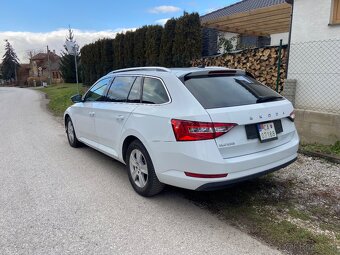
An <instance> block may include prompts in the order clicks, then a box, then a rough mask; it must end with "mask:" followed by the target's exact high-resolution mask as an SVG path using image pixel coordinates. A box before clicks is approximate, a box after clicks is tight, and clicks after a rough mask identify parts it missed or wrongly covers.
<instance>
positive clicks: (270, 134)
mask: <svg viewBox="0 0 340 255" xmlns="http://www.w3.org/2000/svg"><path fill="white" fill-rule="evenodd" d="M257 129H258V131H259V137H260V141H261V142H269V141H272V140H276V139H277V134H276V130H275V126H274V123H273V122H268V123H260V124H257Z"/></svg>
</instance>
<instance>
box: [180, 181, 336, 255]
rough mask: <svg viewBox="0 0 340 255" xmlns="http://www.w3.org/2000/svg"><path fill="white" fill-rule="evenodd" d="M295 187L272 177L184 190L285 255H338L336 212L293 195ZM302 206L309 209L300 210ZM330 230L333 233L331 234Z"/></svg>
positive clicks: (202, 204)
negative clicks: (210, 189) (223, 186)
mask: <svg viewBox="0 0 340 255" xmlns="http://www.w3.org/2000/svg"><path fill="white" fill-rule="evenodd" d="M296 185H297V184H296V183H295V182H294V181H289V180H284V181H283V180H279V179H277V178H274V177H273V176H272V175H269V176H266V177H263V178H260V179H256V180H252V181H248V182H245V183H242V184H239V185H236V186H234V187H230V188H228V189H226V190H222V191H214V192H205V193H198V192H191V191H185V192H184V196H185V197H186V198H188V199H189V200H191V201H193V202H194V203H195V204H196V205H198V206H199V207H203V208H207V209H209V210H211V211H212V212H213V213H215V214H217V215H218V216H219V217H220V218H222V219H223V220H226V221H227V222H228V223H229V224H231V225H233V226H235V227H237V228H239V229H241V230H242V231H245V232H247V233H249V234H250V235H252V236H255V237H257V238H258V239H260V240H263V241H265V242H266V243H269V244H270V245H272V246H275V247H277V248H279V249H280V250H282V251H284V253H288V254H296V255H305V254H306V255H307V254H308V255H323V254H328V255H336V254H338V255H339V254H340V250H339V244H340V224H339V219H338V217H337V216H336V212H333V211H331V210H329V209H326V210H325V208H324V207H322V206H320V205H313V204H312V203H310V202H311V201H307V199H304V198H301V197H297V196H296V194H292V193H291V190H292V189H294V186H296ZM300 203H303V204H307V206H305V207H303V208H301V207H300ZM322 223H327V224H322ZM315 225H316V226H319V227H320V228H314V226H315ZM330 231H332V233H334V234H332V235H329V233H330Z"/></svg>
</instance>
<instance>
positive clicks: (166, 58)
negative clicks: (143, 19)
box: [159, 18, 176, 67]
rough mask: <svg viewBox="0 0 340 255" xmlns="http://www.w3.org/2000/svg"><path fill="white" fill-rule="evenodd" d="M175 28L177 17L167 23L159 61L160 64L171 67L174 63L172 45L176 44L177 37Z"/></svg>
mask: <svg viewBox="0 0 340 255" xmlns="http://www.w3.org/2000/svg"><path fill="white" fill-rule="evenodd" d="M175 29H176V19H174V18H172V19H170V20H168V21H167V22H166V23H165V26H164V29H163V34H162V40H161V46H160V56H159V62H160V65H162V66H166V67H171V66H172V65H173V64H172V47H173V44H174V38H175Z"/></svg>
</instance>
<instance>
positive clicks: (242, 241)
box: [0, 88, 280, 255]
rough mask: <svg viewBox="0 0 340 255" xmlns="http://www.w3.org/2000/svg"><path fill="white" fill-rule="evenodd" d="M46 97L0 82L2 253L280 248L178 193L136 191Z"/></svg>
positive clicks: (255, 251) (230, 251)
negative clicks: (80, 140) (83, 142)
mask: <svg viewBox="0 0 340 255" xmlns="http://www.w3.org/2000/svg"><path fill="white" fill-rule="evenodd" d="M44 101H45V100H44V96H43V95H42V94H41V93H39V92H37V91H34V90H30V89H19V88H0V254H2V255H5V254H43V255H46V254H203V253H205V254H280V253H279V252H278V251H277V250H275V249H272V248H270V247H268V246H266V245H264V244H262V243H260V242H259V241H257V240H255V239H253V238H252V237H250V236H248V235H246V234H245V233H243V232H241V231H239V230H237V229H235V228H233V227H231V226H229V225H227V224H226V223H224V222H222V221H221V220H219V219H218V218H217V217H216V216H214V215H212V214H211V213H210V212H208V211H206V210H204V209H200V208H198V207H197V206H195V205H194V204H192V203H191V202H189V201H187V200H186V199H184V198H183V197H182V196H181V195H180V194H178V193H180V191H176V190H175V191H174V190H172V189H170V190H168V191H166V192H164V193H162V194H161V195H159V196H157V197H154V198H151V199H146V198H143V197H141V196H139V195H137V194H136V193H135V192H134V191H133V189H132V188H131V187H130V183H129V181H128V177H127V174H126V170H125V166H124V165H122V164H121V163H118V162H116V161H114V160H113V159H111V158H109V157H107V156H105V155H103V154H101V153H99V152H96V151H95V150H93V149H91V148H88V147H83V148H80V149H73V148H71V147H70V146H69V145H68V143H67V139H66V135H65V132H64V128H63V125H62V124H61V123H60V122H58V121H57V120H56V118H55V117H53V116H52V115H51V114H49V113H48V112H47V110H46V108H45V102H44Z"/></svg>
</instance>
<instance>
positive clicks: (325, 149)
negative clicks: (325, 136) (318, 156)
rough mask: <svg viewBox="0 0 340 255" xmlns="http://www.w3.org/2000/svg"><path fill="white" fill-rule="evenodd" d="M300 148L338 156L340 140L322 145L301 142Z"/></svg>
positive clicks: (339, 153) (339, 154)
mask: <svg viewBox="0 0 340 255" xmlns="http://www.w3.org/2000/svg"><path fill="white" fill-rule="evenodd" d="M301 149H302V150H304V151H307V152H318V153H324V154H329V155H334V156H340V141H337V142H336V143H335V144H333V145H323V144H317V143H313V144H302V145H301Z"/></svg>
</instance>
